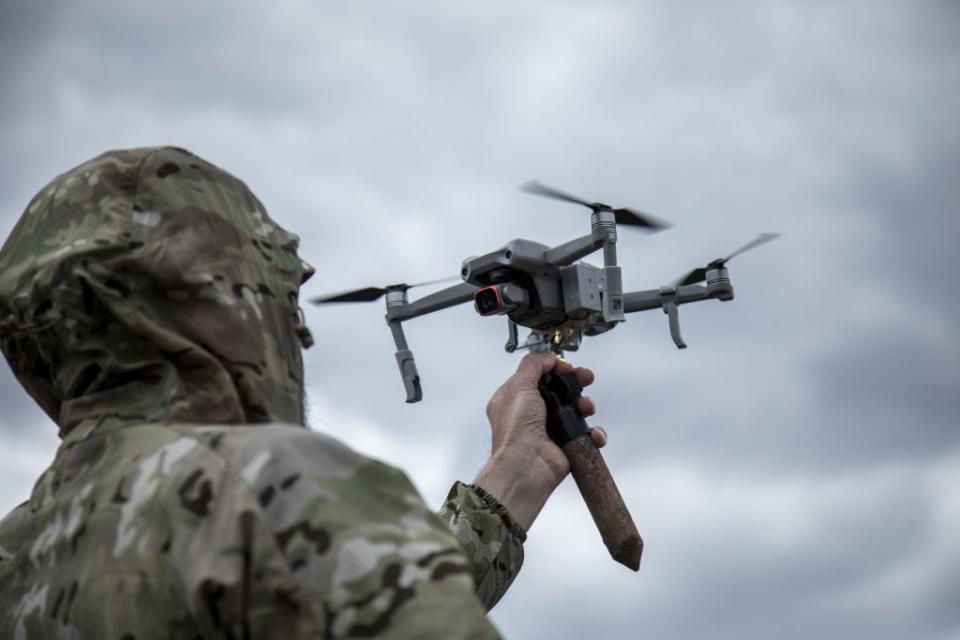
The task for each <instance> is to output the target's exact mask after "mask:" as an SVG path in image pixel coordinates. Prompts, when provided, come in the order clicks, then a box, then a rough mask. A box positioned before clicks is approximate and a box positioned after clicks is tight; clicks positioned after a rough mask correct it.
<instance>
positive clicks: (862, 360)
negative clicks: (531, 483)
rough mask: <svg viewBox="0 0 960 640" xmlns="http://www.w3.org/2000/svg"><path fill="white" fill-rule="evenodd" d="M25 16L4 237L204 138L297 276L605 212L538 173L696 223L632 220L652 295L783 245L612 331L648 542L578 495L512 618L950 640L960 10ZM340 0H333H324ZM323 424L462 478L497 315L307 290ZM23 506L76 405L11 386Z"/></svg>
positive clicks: (354, 276)
mask: <svg viewBox="0 0 960 640" xmlns="http://www.w3.org/2000/svg"><path fill="white" fill-rule="evenodd" d="M266 7H267V4H265V3H256V2H232V3H229V4H228V3H222V4H218V3H193V2H186V1H185V0H183V1H179V0H178V1H166V2H155V3H129V2H115V3H112V2H85V3H75V2H71V3H57V2H44V3H37V2H28V1H11V0H5V1H3V2H2V3H0V83H2V84H0V86H2V90H0V145H2V146H0V149H2V152H3V153H2V155H0V233H2V234H3V237H5V236H6V234H7V233H8V232H9V230H10V229H11V228H12V226H13V224H14V222H15V221H16V219H17V217H18V216H19V214H20V212H21V211H22V210H23V208H24V207H25V205H26V204H27V202H28V201H29V200H30V198H31V196H32V195H33V194H34V193H35V192H36V191H37V190H39V189H40V188H41V187H42V186H43V185H44V184H45V183H46V182H47V181H48V180H50V179H51V178H52V177H53V176H55V175H56V174H58V173H61V172H63V171H65V170H67V169H69V168H70V167H72V166H74V165H76V164H78V163H80V162H82V161H84V160H86V159H87V158H89V157H91V156H93V155H96V154H98V153H100V152H102V151H104V150H106V149H110V148H118V147H130V146H147V145H156V144H176V145H179V146H184V147H187V148H189V149H191V150H192V151H194V152H196V153H198V154H199V155H201V156H203V157H205V158H206V159H208V160H210V161H211V162H213V163H215V164H218V165H219V166H221V167H223V168H224V169H226V170H228V171H230V172H232V173H234V174H236V175H237V176H239V177H241V178H242V179H243V180H245V181H246V182H247V183H248V184H249V185H250V186H251V188H252V189H253V190H254V191H255V192H256V193H257V194H258V196H259V197H260V199H261V200H262V201H263V202H264V203H265V205H266V206H267V208H268V210H269V211H270V212H271V214H272V216H273V217H274V218H275V219H276V220H278V221H279V222H280V223H281V224H283V225H284V226H286V227H287V228H289V229H291V230H293V231H295V232H297V233H299V234H300V235H301V237H302V250H303V254H304V256H305V258H306V259H307V260H308V261H310V262H311V263H312V264H313V265H314V266H315V267H316V268H317V275H316V277H314V279H313V280H312V281H311V282H310V283H309V284H308V286H307V288H306V291H305V293H306V294H307V295H311V296H312V295H319V294H321V293H326V292H328V291H337V290H341V289H345V288H350V287H354V286H366V285H384V284H388V283H392V282H399V281H408V282H413V281H419V280H427V279H431V278H435V277H439V276H444V275H453V274H456V273H457V272H458V270H459V267H460V262H461V261H462V260H463V259H464V258H466V257H468V256H472V255H476V254H481V253H485V252H487V251H491V250H493V249H495V248H497V247H498V246H500V245H502V244H504V243H505V242H507V241H509V240H511V239H513V238H517V237H523V238H528V239H531V240H536V241H539V242H543V243H546V244H558V243H560V242H563V241H565V240H567V239H570V238H572V237H574V236H576V235H580V234H582V233H586V232H587V231H588V228H589V215H588V213H587V212H586V210H580V209H578V208H577V207H574V206H571V205H566V204H563V203H556V202H551V201H548V200H543V199H537V198H533V197H531V196H529V195H525V194H523V193H521V192H519V191H518V190H517V188H516V187H517V185H519V184H521V183H523V182H525V181H527V180H530V179H532V178H540V179H542V180H544V181H546V182H548V183H551V184H555V185H557V186H559V187H562V188H564V189H566V190H569V191H572V192H574V193H577V194H582V195H583V196H584V197H586V198H589V199H591V200H603V201H606V202H610V203H611V204H614V205H627V206H633V207H636V208H638V209H642V210H645V211H650V212H652V213H654V214H656V215H658V216H659V217H662V218H666V219H668V220H670V221H672V222H673V223H674V225H675V226H674V227H673V228H671V229H669V230H668V231H665V232H663V233H660V234H657V235H653V236H648V235H645V234H643V233H640V232H637V231H635V230H632V229H625V230H622V231H621V235H620V244H619V255H620V259H621V263H622V265H623V273H624V285H625V288H626V289H628V290H636V289H647V288H654V287H657V286H660V285H663V284H667V283H668V282H669V281H671V280H673V279H674V278H676V277H677V276H679V275H681V274H682V273H684V272H685V271H687V270H689V269H691V268H692V267H695V266H700V265H702V264H704V263H705V262H707V261H709V260H711V259H713V258H716V257H719V256H721V255H726V254H727V253H729V252H730V251H732V250H733V249H735V248H736V247H738V246H739V245H740V244H743V243H744V242H746V241H747V240H749V239H751V238H752V237H754V236H755V235H756V234H757V233H759V232H764V231H777V232H780V233H782V234H783V236H782V237H781V238H780V239H779V240H778V241H777V242H775V243H773V244H770V245H766V246H764V247H762V248H760V249H757V250H756V251H755V252H753V253H748V254H745V255H743V256H739V257H737V258H736V259H735V260H734V261H733V262H732V263H731V265H730V275H731V277H732V281H733V284H734V287H735V289H736V299H735V300H734V301H732V302H729V303H719V302H716V301H709V302H704V303H700V304H696V305H689V306H685V307H682V308H681V310H680V318H681V326H682V330H683V334H684V337H685V338H686V340H687V342H688V344H689V345H690V347H689V348H688V349H687V350H686V351H683V352H680V351H677V349H676V348H675V347H674V346H673V344H672V342H671V341H670V338H669V334H668V330H667V320H666V317H665V316H664V315H663V314H662V313H661V312H659V311H653V312H647V313H644V314H637V315H636V316H632V317H630V318H629V320H628V321H627V323H626V324H624V325H622V326H620V327H618V328H617V329H616V330H615V331H613V332H610V333H607V334H605V335H602V336H599V337H596V338H588V339H587V340H586V342H585V344H584V345H583V347H582V349H581V350H580V351H579V352H577V353H575V354H571V356H570V357H571V359H572V360H573V361H574V362H576V363H578V364H583V365H585V366H590V367H592V368H593V369H594V370H595V371H596V373H597V382H596V384H595V385H594V387H592V388H591V395H592V396H593V398H594V399H595V401H596V403H597V405H598V413H597V416H596V420H595V421H594V422H595V423H596V424H602V425H603V426H605V427H607V429H608V431H609V433H610V438H611V441H610V445H609V446H608V447H607V449H606V450H605V456H606V457H607V460H608V463H609V465H610V467H611V469H612V471H613V473H614V476H615V477H616V478H617V480H618V482H619V484H620V487H621V490H622V492H623V494H624V496H625V498H626V500H627V502H628V505H629V507H630V509H631V511H632V512H633V515H634V518H635V519H636V521H637V524H638V525H639V527H640V529H641V531H642V533H643V534H644V538H645V540H646V544H647V546H646V550H645V553H644V559H643V566H642V568H641V571H640V573H639V574H633V573H631V572H629V571H627V570H625V569H624V568H623V567H621V566H620V565H617V564H615V563H614V562H613V561H612V560H610V559H609V557H608V556H607V555H606V551H605V549H604V547H603V545H602V543H601V542H600V539H599V536H598V534H597V533H596V531H595V529H594V527H593V523H592V522H591V520H590V518H589V515H588V513H587V511H586V509H585V507H584V506H583V504H582V502H581V500H580V497H579V494H578V493H577V492H576V488H575V486H573V483H572V481H570V482H567V483H565V484H564V485H563V486H562V487H561V489H560V490H559V491H558V492H557V493H556V494H555V496H554V498H553V499H552V500H551V502H550V503H548V505H547V507H546V509H545V511H544V512H543V514H542V515H541V517H540V519H539V520H538V521H537V522H536V524H535V525H534V527H533V528H532V530H531V532H530V537H529V540H528V542H527V545H526V552H527V561H526V565H525V568H524V570H523V571H522V573H521V575H520V577H519V578H518V579H517V582H516V583H515V585H514V587H513V589H512V590H511V592H510V593H509V594H508V595H507V596H506V598H505V599H504V601H503V602H502V603H501V604H500V605H498V607H497V608H496V609H495V611H494V612H493V618H494V620H495V622H496V623H497V625H498V626H499V628H500V629H501V630H502V632H503V633H504V635H505V636H507V637H510V638H581V637H587V636H588V635H589V636H590V637H594V638H638V637H642V638H655V639H665V640H673V639H685V638H720V639H725V638H731V639H732V638H738V639H743V638H770V637H777V638H786V639H792V638H798V639H799V638H810V637H818V638H828V639H829V638H838V639H839V638H844V639H849V638H870V639H885V638H890V639H894V638H896V639H902V638H911V639H916V640H926V639H930V640H934V639H936V640H948V639H956V638H958V637H960V606H958V603H960V571H958V568H960V542H958V540H960V426H958V425H960V393H958V392H960V338H958V337H957V330H958V327H960V287H958V286H957V284H956V277H957V274H958V272H960V257H958V256H960V252H958V249H960V246H958V245H960V222H958V215H957V214H958V207H957V203H958V201H960V180H958V179H957V178H958V170H960V129H958V114H960V87H958V79H960V7H958V5H957V4H956V3H952V2H906V1H903V2H885V1H877V0H873V1H863V2H843V3H839V2H833V3H827V2H794V3H785V2H772V1H767V2H759V1H758V2H753V3H749V2H725V3H716V2H669V3H668V2H663V3H657V4H654V3H640V2H632V3H631V2H624V3H606V2H587V1H584V2H554V3H546V2H528V3H516V2H484V3H480V4H476V3H474V4H470V5H469V6H468V5H467V4H466V3H449V2H441V1H439V0H438V1H435V2H426V1H421V2H415V3H413V2H410V3H403V2H391V3H385V2H384V3H380V4H374V3H369V2H357V1H352V2H325V3H308V2H299V3H298V2H286V3H270V8H269V9H267V8H266ZM321 7H322V8H321ZM306 311H307V314H308V322H309V324H310V326H311V328H312V329H313V332H314V335H315V336H316V337H317V339H318V340H317V342H318V344H317V345H316V346H315V347H314V348H313V349H311V350H310V351H308V352H307V355H306V361H307V367H308V382H309V393H310V406H311V414H310V415H311V423H312V424H313V426H314V427H315V428H317V429H319V430H322V431H325V432H329V433H333V434H335V435H338V436H340V437H342V438H343V439H345V440H346V441H347V442H348V443H350V444H351V445H353V446H354V447H355V448H357V449H359V450H361V451H363V452H365V453H368V454H370V455H374V456H376V457H379V458H381V459H384V460H386V461H388V462H390V463H393V464H395V465H397V466H400V467H402V468H404V469H405V470H406V471H407V472H408V473H409V474H410V475H411V476H412V477H413V479H414V481H415V482H416V484H417V485H418V487H419V488H420V490H421V492H422V493H423V495H424V497H425V498H426V499H427V501H428V502H431V503H433V504H439V502H440V501H441V499H442V497H443V496H444V495H445V493H446V490H447V489H448V487H449V484H450V483H451V482H452V481H453V480H454V479H457V478H459V479H464V480H470V479H472V477H473V475H474V473H475V472H476V471H477V469H478V468H479V467H480V466H481V464H482V463H483V461H484V457H485V454H486V452H487V449H488V446H489V445H488V442H489V435H488V433H489V432H488V427H487V425H486V421H485V417H484V405H485V403H486V400H487V398H488V397H489V395H490V393H491V392H492V391H493V390H494V389H495V388H496V387H497V386H498V385H499V384H500V382H502V381H503V380H504V379H505V378H506V377H507V376H508V375H509V373H510V372H511V371H512V369H513V368H514V367H515V366H516V361H517V359H518V355H513V356H511V355H507V354H505V353H504V352H503V349H502V345H503V342H504V340H505V338H506V327H505V322H504V321H503V320H502V319H488V318H480V317H479V316H477V315H476V314H475V312H474V311H473V310H472V309H471V308H470V306H469V305H464V306H463V307H460V308H456V309H453V310H450V311H447V312H444V313H441V314H436V315H433V316H428V317H425V318H422V319H418V320H415V321H412V322H410V323H408V326H407V337H408V340H409V342H410V345H411V348H412V349H413V351H414V353H415V354H416V357H417V362H418V366H419V369H420V373H421V376H422V379H423V386H424V401H423V402H422V403H421V404H419V405H407V404H405V403H404V402H403V388H402V385H401V382H400V379H399V376H398V374H397V371H396V363H395V360H394V356H393V349H394V348H393V344H392V340H391V338H390V334H389V331H388V329H387V327H386V326H385V324H384V323H383V308H382V307H381V306H380V305H378V304H372V305H345V306H343V307H337V308H333V309H331V308H324V309H318V308H307V309H306ZM0 404H2V407H3V411H2V412H0V462H2V466H0V512H4V513H5V512H6V511H7V510H8V509H10V508H12V507H13V506H15V505H16V504H18V503H19V502H21V501H22V500H24V499H25V498H26V497H27V495H28V494H29V491H30V488H31V486H32V483H33V481H34V479H35V478H36V477H37V476H38V475H39V473H40V472H41V471H42V470H43V469H44V468H45V467H46V465H47V464H49V462H50V460H51V459H52V457H53V453H54V450H55V448H56V444H57V439H56V429H55V426H54V425H53V424H52V423H50V422H49V420H47V419H46V418H45V416H43V414H42V413H41V412H40V410H39V409H37V408H36V407H34V406H33V404H32V403H31V401H30V400H29V399H28V397H27V396H26V395H25V393H23V391H22V390H21V388H20V387H19V385H18V384H17V382H16V381H15V380H14V379H13V377H12V375H11V374H10V373H9V370H8V369H7V368H3V370H2V372H0Z"/></svg>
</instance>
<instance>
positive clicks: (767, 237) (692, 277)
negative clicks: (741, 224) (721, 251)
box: [673, 233, 780, 287]
mask: <svg viewBox="0 0 960 640" xmlns="http://www.w3.org/2000/svg"><path fill="white" fill-rule="evenodd" d="M779 237H780V234H779V233H761V234H760V235H758V236H757V237H756V238H754V239H753V240H751V241H750V242H748V243H747V244H745V245H743V246H742V247H740V248H739V249H737V250H736V251H734V252H733V253H731V254H730V255H729V256H727V257H726V258H718V259H716V260H714V261H713V262H711V263H710V264H708V265H707V266H706V267H697V268H696V269H692V270H690V271H688V272H687V273H686V274H684V275H683V276H681V277H680V278H678V279H676V280H674V281H673V284H674V286H677V287H679V286H683V285H687V284H697V283H698V282H703V281H704V280H706V279H707V267H718V268H722V267H723V266H724V265H725V264H726V263H727V261H728V260H730V259H731V258H733V257H734V256H738V255H740V254H741V253H743V252H745V251H749V250H750V249H755V248H756V247H759V246H760V245H762V244H766V243H768V242H770V241H771V240H775V239H776V238H779Z"/></svg>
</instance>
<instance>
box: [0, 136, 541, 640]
mask: <svg viewBox="0 0 960 640" xmlns="http://www.w3.org/2000/svg"><path fill="white" fill-rule="evenodd" d="M296 246H297V240H296V237H295V236H292V235H290V234H289V233H287V232H286V231H284V230H283V229H281V228H280V227H279V226H277V225H276V224H275V223H274V222H273V221H271V220H270V218H269V217H268V216H267V214H266V212H265V211H264V209H263V207H262V205H260V203H259V202H258V201H257V200H256V198H255V197H254V196H253V195H252V194H251V193H250V191H249V190H248V189H247V188H246V186H245V185H243V183H241V182H240V181H238V180H236V179H235V178H233V177H232V176H230V175H228V174H226V173H224V172H222V171H220V170H219V169H217V168H216V167H213V166H212V165H210V164H208V163H206V162H204V161H203V160H201V159H200V158H197V157H196V156H193V155H192V154H190V153H188V152H186V151H183V150H179V149H173V148H163V149H140V150H132V151H120V152H111V153H107V154H104V155H102V156H100V157H99V158H96V159H94V160H92V161H91V162H88V163H86V164H84V165H81V166H80V167H78V168H76V169H74V170H73V171H71V172H69V173H67V174H65V175H64V176H61V177H60V178H58V179H57V180H55V181H54V182H53V183H52V184H51V185H50V186H49V187H47V188H45V189H44V190H43V191H42V192H41V194H39V195H38V196H37V197H36V198H35V199H34V200H33V201H32V202H31V204H30V205H29V207H28V209H27V212H26V213H25V214H24V216H23V218H22V219H21V221H20V222H19V224H18V225H17V227H16V228H15V229H14V231H13V233H12V234H11V236H10V237H9V238H8V240H7V242H6V244H5V245H4V247H3V250H2V251H0V346H2V349H3V352H4V355H6V357H7V359H8V360H9V362H10V364H11V367H12V368H13V370H14V373H15V374H16V375H17V377H18V378H19V379H20V381H21V382H22V383H23V385H24V387H25V388H26V389H27V390H28V391H29V392H30V394H31V395H32V396H33V397H34V398H36V399H37V401H38V402H39V403H40V404H41V406H42V407H43V408H44V409H45V410H46V411H47V413H48V414H49V415H50V416H51V417H52V418H53V419H54V420H56V421H57V423H58V424H59V425H60V430H61V435H62V436H63V443H62V445H61V447H60V449H59V450H58V452H57V455H56V458H55V460H54V462H53V465H52V466H51V467H50V469H48V470H47V471H46V472H45V473H44V474H43V476H42V477H41V478H40V480H39V481H38V482H37V485H36V487H35V489H34V492H33V495H32V496H31V497H30V500H29V501H28V502H27V503H24V504H23V505H21V506H20V507H18V508H17V509H15V510H14V511H13V512H12V513H11V514H9V515H8V516H7V517H6V518H4V520H3V521H2V523H0V638H15V639H17V640H19V639H22V638H44V639H46V638H117V639H120V638H125V639H134V638H137V639H144V638H196V637H201V638H373V637H381V638H385V637H389V638H494V637H497V632H496V630H495V629H494V628H493V626H492V625H491V624H490V623H489V621H488V620H487V618H486V615H485V612H484V609H485V608H489V607H491V606H493V604H494V603H495V602H496V601H497V600H498V599H499V598H500V596H501V595H502V594H503V592H504V591H505V590H506V589H507V587H508V586H509V584H510V582H511V580H512V579H513V577H514V576H515V575H516V573H517V571H518V570H519V568H520V564H521V563H522V557H523V550H522V542H523V538H524V534H523V531H522V530H521V529H520V528H519V527H518V526H517V525H516V524H515V523H513V521H512V520H511V519H510V517H509V515H508V514H507V513H506V512H505V510H504V509H503V507H502V506H500V505H499V504H497V503H496V501H495V500H494V499H493V498H491V497H490V496H488V495H486V494H485V493H483V492H482V491H481V490H479V489H476V488H472V487H469V486H467V485H461V484H459V483H457V484H455V485H454V488H453V490H452V491H451V496H450V498H449V499H448V501H447V503H446V504H445V505H444V507H443V509H441V511H440V517H438V516H437V515H436V514H433V513H431V512H430V511H429V510H428V509H427V508H426V506H425V505H424V504H423V501H422V500H421V499H420V497H419V495H418V494H417V492H416V490H415V488H414V487H413V486H412V485H411V484H410V482H409V480H408V479H407V478H406V476H404V475H403V474H402V473H401V472H399V471H397V470H395V469H392V468H390V467H388V466H386V465H384V464H381V463H379V462H376V461H373V460H370V459H368V458H365V457H363V456H361V455H359V454H356V453H354V452H353V451H351V450H350V449H348V448H347V447H345V446H344V445H342V444H340V443H339V442H337V441H335V440H333V439H330V438H327V437H324V436H322V435H320V434H318V433H315V432H312V431H310V430H308V429H305V428H304V427H302V426H300V423H302V421H303V415H302V408H301V390H302V375H303V373H302V363H301V359H300V344H301V343H303V342H309V338H308V334H307V333H306V330H305V328H304V327H302V325H301V324H300V320H299V309H298V307H297V295H298V290H299V286H300V284H301V282H302V281H303V280H304V279H305V278H306V277H308V276H309V275H310V273H311V269H310V268H309V266H307V265H305V264H304V263H303V262H302V261H301V260H300V259H299V258H298V257H297V253H296ZM281 423H288V424H281ZM201 425H202V426H201ZM465 552H466V553H465ZM477 596H479V599H478V597H477Z"/></svg>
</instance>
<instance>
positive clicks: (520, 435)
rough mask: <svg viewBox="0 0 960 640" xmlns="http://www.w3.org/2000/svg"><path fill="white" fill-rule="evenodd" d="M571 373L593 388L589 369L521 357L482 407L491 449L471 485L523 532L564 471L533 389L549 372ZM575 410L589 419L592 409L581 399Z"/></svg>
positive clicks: (600, 439)
mask: <svg viewBox="0 0 960 640" xmlns="http://www.w3.org/2000/svg"><path fill="white" fill-rule="evenodd" d="M554 369H555V370H557V371H559V372H565V373H566V372H570V371H572V372H573V373H574V374H575V375H576V376H577V379H578V380H579V381H580V384H581V385H582V386H583V387H587V386H588V385H590V384H592V383H593V380H594V375H593V372H592V371H590V370H589V369H586V368H583V367H576V368H574V366H573V365H571V364H570V363H569V362H566V361H565V360H561V359H559V358H557V357H556V356H555V355H553V354H552V353H531V354H528V355H526V356H525V357H524V358H523V359H522V360H521V361H520V364H519V366H518V367H517V371H516V373H514V374H513V375H512V376H510V378H508V379H507V381H506V382H504V383H503V385H501V386H500V388H499V389H497V390H496V392H494V394H493V396H492V397H491V398H490V402H489V403H487V418H488V419H489V420H490V428H491V431H492V436H493V438H492V440H493V444H492V447H491V449H492V450H491V454H490V459H489V460H488V462H487V464H486V465H485V466H484V468H483V469H482V470H481V471H480V473H479V474H478V475H477V479H476V481H475V484H477V485H478V486H480V487H482V488H483V489H484V490H486V491H487V492H488V493H490V494H492V495H493V496H494V497H495V498H497V499H498V500H499V501H500V502H501V504H503V505H504V506H505V507H507V510H508V511H510V514H511V515H512V516H513V517H514V519H516V520H517V521H518V522H519V523H520V524H521V526H523V527H524V529H528V528H529V526H530V525H531V524H533V520H534V519H535V518H536V516H537V514H538V513H539V512H540V509H541V508H542V507H543V504H544V503H545V502H546V500H547V498H548V497H549V496H550V494H551V493H553V490H554V489H556V487H557V486H558V485H559V484H560V482H561V481H563V479H564V478H565V477H566V475H567V473H569V471H570V465H569V463H568V462H567V458H566V456H565V455H564V454H563V451H561V450H560V448H559V447H558V446H557V445H556V444H554V442H553V441H552V440H551V439H550V437H549V436H548V435H547V431H546V419H547V410H546V405H545V404H544V402H543V398H541V397H540V391H539V390H538V388H537V385H538V383H539V381H540V377H541V376H542V375H543V374H544V373H547V372H548V371H551V370H554ZM578 409H579V410H580V412H581V413H582V414H583V415H584V416H590V415H593V414H594V412H595V411H596V407H595V406H594V404H593V401H592V400H590V398H589V397H587V396H582V397H581V398H580V400H579V402H578ZM590 437H591V439H592V440H593V442H594V444H596V445H597V446H598V447H602V446H604V445H605V444H606V442H607V435H606V432H605V431H603V429H601V428H594V429H591V430H590Z"/></svg>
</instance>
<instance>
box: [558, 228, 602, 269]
mask: <svg viewBox="0 0 960 640" xmlns="http://www.w3.org/2000/svg"><path fill="white" fill-rule="evenodd" d="M604 238H605V236H603V235H600V234H599V233H589V234H587V235H585V236H580V237H579V238H574V239H573V240H570V241H569V242H564V243H563V244H558V245H557V246H555V247H553V248H552V249H547V250H546V251H545V252H544V254H543V257H544V258H545V259H546V261H547V264H551V265H554V266H557V267H562V266H565V265H568V264H570V263H572V262H573V261H575V260H579V259H580V258H582V257H584V256H586V255H590V254H591V253H593V252H594V251H596V250H597V249H599V248H600V247H602V246H603V242H604Z"/></svg>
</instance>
